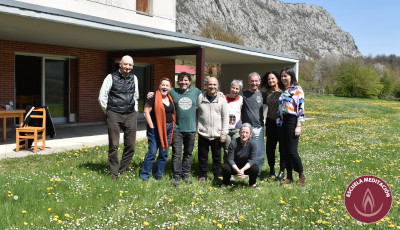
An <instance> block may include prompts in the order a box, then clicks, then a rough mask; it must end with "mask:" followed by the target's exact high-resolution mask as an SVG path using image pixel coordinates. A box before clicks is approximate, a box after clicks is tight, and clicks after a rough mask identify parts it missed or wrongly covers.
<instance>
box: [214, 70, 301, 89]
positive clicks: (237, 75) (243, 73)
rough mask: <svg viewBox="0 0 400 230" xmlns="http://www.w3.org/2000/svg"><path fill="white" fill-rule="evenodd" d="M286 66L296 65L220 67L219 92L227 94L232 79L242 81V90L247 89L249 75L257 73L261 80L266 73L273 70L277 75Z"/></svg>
mask: <svg viewBox="0 0 400 230" xmlns="http://www.w3.org/2000/svg"><path fill="white" fill-rule="evenodd" d="M287 66H290V67H293V68H296V63H282V64H254V65H249V64H244V65H237V64H235V65H222V66H221V77H220V79H219V81H220V90H221V91H222V92H224V93H225V94H227V93H229V89H230V85H231V82H232V80H233V79H237V80H243V89H248V88H249V84H248V76H249V74H250V73H252V72H257V73H258V74H260V76H261V78H262V77H263V76H264V74H265V73H266V72H269V71H272V70H274V71H276V72H278V73H279V72H280V71H281V70H282V69H283V68H285V67H287Z"/></svg>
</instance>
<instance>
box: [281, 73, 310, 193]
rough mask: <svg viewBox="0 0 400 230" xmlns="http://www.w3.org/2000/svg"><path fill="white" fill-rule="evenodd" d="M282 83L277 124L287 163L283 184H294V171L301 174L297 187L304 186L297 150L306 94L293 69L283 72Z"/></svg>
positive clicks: (304, 180)
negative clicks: (282, 89) (280, 131)
mask: <svg viewBox="0 0 400 230" xmlns="http://www.w3.org/2000/svg"><path fill="white" fill-rule="evenodd" d="M280 77H281V81H282V83H283V85H284V91H283V92H282V94H281V97H280V98H279V110H278V118H277V119H276V123H277V125H278V126H282V135H279V145H280V146H281V153H282V155H283V157H284V160H285V162H286V172H287V177H286V179H285V180H284V181H282V182H281V184H291V183H293V175H292V170H293V169H294V171H296V172H298V173H299V181H298V183H297V185H299V186H304V185H305V184H306V178H305V176H304V171H303V164H302V162H301V158H300V155H299V153H298V150H297V146H298V144H299V138H300V134H301V124H302V123H303V122H304V92H303V90H302V89H301V87H300V86H299V85H298V83H297V79H296V74H295V72H294V70H293V69H292V68H291V67H286V68H284V69H282V70H281V73H280Z"/></svg>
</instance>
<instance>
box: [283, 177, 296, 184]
mask: <svg viewBox="0 0 400 230" xmlns="http://www.w3.org/2000/svg"><path fill="white" fill-rule="evenodd" d="M291 183H293V180H291V179H289V178H286V179H285V180H284V181H282V182H281V185H284V184H291Z"/></svg>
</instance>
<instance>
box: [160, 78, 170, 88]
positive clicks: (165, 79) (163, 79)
mask: <svg viewBox="0 0 400 230" xmlns="http://www.w3.org/2000/svg"><path fill="white" fill-rule="evenodd" d="M163 81H168V82H169V84H170V86H171V87H172V81H171V79H169V78H167V77H164V78H161V80H160V83H158V85H161V82H163Z"/></svg>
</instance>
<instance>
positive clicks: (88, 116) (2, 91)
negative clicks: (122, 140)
mask: <svg viewBox="0 0 400 230" xmlns="http://www.w3.org/2000/svg"><path fill="white" fill-rule="evenodd" d="M15 52H21V53H32V54H47V55H59V56H70V57H76V58H77V63H78V66H77V72H78V73H77V76H78V77H77V90H78V95H77V96H78V101H77V104H78V112H77V113H78V114H77V115H78V118H77V119H78V120H77V121H78V122H96V121H105V115H104V113H103V112H102V110H101V108H100V106H99V103H98V101H97V98H98V95H99V90H100V88H101V85H102V83H103V80H104V78H105V77H106V75H107V74H108V72H107V64H108V63H107V52H106V51H100V50H91V49H82V48H74V47H64V46H53V45H45V44H36V43H26V42H17V41H6V40H0V60H1V62H0V84H1V85H0V104H8V102H9V101H10V100H13V101H14V103H15V81H14V72H15V71H14V55H15ZM134 60H135V62H143V63H151V64H153V65H154V80H153V82H154V85H153V88H154V90H155V89H157V88H158V82H159V80H160V79H161V78H163V77H169V78H170V79H171V80H174V72H175V60H173V59H165V58H134Z"/></svg>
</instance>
